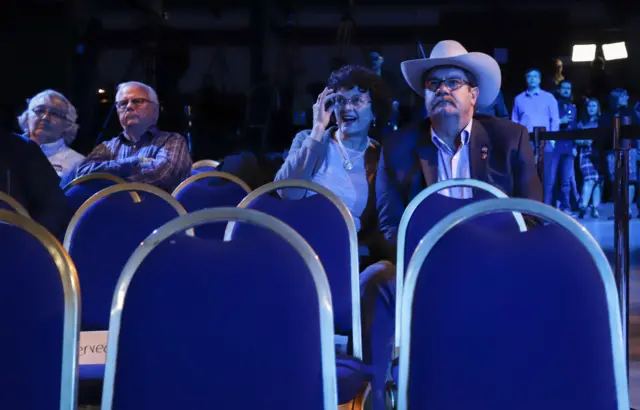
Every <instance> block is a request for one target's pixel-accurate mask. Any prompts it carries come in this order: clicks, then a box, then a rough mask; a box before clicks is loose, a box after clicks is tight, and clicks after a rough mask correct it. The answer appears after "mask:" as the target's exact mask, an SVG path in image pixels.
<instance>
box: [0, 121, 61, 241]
mask: <svg viewBox="0 0 640 410" xmlns="http://www.w3.org/2000/svg"><path fill="white" fill-rule="evenodd" d="M0 191H2V192H4V193H6V194H8V195H10V196H11V197H13V198H14V199H15V200H16V201H18V202H19V203H20V204H21V205H22V206H24V207H25V208H26V210H27V212H28V213H29V216H30V217H31V218H33V220H34V221H36V222H38V223H39V224H40V225H42V226H44V227H45V228H46V229H47V230H48V231H49V232H51V233H52V234H53V235H54V236H55V237H56V238H58V240H62V238H63V237H64V232H65V229H66V227H67V223H68V222H69V220H70V219H71V211H70V209H69V206H68V203H67V198H66V197H65V196H64V193H63V192H62V189H61V188H60V177H59V176H58V175H57V174H56V172H55V170H54V169H53V167H52V166H51V163H50V162H49V161H48V160H47V157H46V156H45V155H44V153H43V152H42V150H41V149H40V148H39V147H38V144H37V143H36V142H34V141H32V140H30V139H29V138H27V137H26V136H22V135H16V134H13V133H6V134H5V133H3V134H0Z"/></svg>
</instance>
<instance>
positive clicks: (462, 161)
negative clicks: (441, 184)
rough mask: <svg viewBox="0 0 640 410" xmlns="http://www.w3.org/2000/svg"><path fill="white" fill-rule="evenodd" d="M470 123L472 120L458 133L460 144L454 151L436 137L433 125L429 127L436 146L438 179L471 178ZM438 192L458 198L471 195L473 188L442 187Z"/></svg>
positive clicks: (470, 196)
mask: <svg viewBox="0 0 640 410" xmlns="http://www.w3.org/2000/svg"><path fill="white" fill-rule="evenodd" d="M472 124H473V120H471V121H469V124H467V126H466V127H464V129H463V130H462V133H461V134H460V145H459V146H458V150H457V151H456V152H453V150H452V149H451V148H450V147H449V146H448V145H447V144H445V142H444V141H443V140H442V139H441V138H440V137H438V134H436V131H435V130H434V129H433V127H432V128H431V140H432V141H433V143H434V145H435V146H436V147H437V148H438V181H446V180H448V179H461V178H464V179H467V178H471V166H470V163H469V139H470V137H471V126H472ZM440 193H441V194H443V195H445V196H448V197H452V198H460V199H466V198H472V197H473V190H472V189H471V188H463V187H456V188H448V189H443V190H442V191H440Z"/></svg>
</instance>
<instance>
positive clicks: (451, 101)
mask: <svg viewBox="0 0 640 410" xmlns="http://www.w3.org/2000/svg"><path fill="white" fill-rule="evenodd" d="M444 103H450V104H451V105H453V106H454V107H456V102H455V100H454V99H453V98H440V99H437V100H435V101H434V102H433V104H431V106H432V107H434V108H435V107H437V106H439V105H440V104H444Z"/></svg>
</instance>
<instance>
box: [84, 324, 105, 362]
mask: <svg viewBox="0 0 640 410" xmlns="http://www.w3.org/2000/svg"><path fill="white" fill-rule="evenodd" d="M108 335H109V332H107V331H106V330H100V331H95V332H80V347H79V350H80V351H79V363H80V365H83V364H105V362H106V361H107V338H108Z"/></svg>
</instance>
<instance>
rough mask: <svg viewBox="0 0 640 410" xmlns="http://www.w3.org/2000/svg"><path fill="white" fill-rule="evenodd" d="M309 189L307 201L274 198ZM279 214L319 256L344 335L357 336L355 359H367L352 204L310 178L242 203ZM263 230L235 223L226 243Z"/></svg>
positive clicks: (263, 190) (271, 187)
mask: <svg viewBox="0 0 640 410" xmlns="http://www.w3.org/2000/svg"><path fill="white" fill-rule="evenodd" d="M286 189H305V190H307V192H310V193H315V195H310V196H307V197H304V198H302V199H291V200H289V199H281V198H280V197H278V196H274V195H270V194H272V193H275V192H277V191H279V190H286ZM238 208H249V209H255V210H258V211H262V212H264V213H267V214H269V215H272V216H275V217H276V218H278V219H280V220H282V221H283V222H285V223H286V224H287V225H289V226H290V227H292V228H293V229H295V230H296V232H298V233H299V234H300V235H302V237H303V238H304V239H305V240H306V241H307V242H308V243H309V245H311V247H312V248H313V250H314V251H315V252H316V253H317V254H318V257H319V258H320V262H322V266H323V267H324V270H325V272H326V273H327V277H328V278H329V285H330V286H331V295H333V310H334V322H335V325H336V331H337V332H338V333H345V334H346V333H351V334H352V336H353V355H354V356H355V357H357V358H359V359H361V358H362V325H361V321H360V263H359V261H358V235H357V232H356V227H355V222H354V221H353V217H352V216H351V213H350V212H349V209H348V208H347V207H346V205H345V204H344V203H343V202H342V201H341V200H340V199H339V198H338V197H337V196H336V195H335V194H334V193H333V192H331V191H329V190H328V189H327V188H325V187H323V186H321V185H318V184H315V183H313V182H310V181H304V180H297V179H291V180H282V181H276V182H271V183H269V184H266V185H263V186H261V187H260V188H258V189H256V190H254V191H253V192H251V193H250V194H249V195H247V197H246V198H245V199H244V200H243V201H242V202H241V203H240V204H239V205H238ZM261 235H263V234H262V232H261V231H259V230H258V229H255V228H253V227H251V226H248V225H237V224H234V223H232V222H231V223H229V224H228V225H227V230H226V232H225V239H233V238H236V237H239V238H244V237H253V238H258V237H259V236H261Z"/></svg>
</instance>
